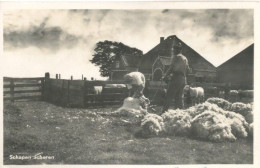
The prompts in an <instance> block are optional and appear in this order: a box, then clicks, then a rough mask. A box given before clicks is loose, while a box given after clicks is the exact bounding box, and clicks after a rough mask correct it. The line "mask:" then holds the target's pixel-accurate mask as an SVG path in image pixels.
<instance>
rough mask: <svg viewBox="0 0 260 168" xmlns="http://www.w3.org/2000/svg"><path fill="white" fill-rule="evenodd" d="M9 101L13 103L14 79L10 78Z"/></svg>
mask: <svg viewBox="0 0 260 168" xmlns="http://www.w3.org/2000/svg"><path fill="white" fill-rule="evenodd" d="M10 91H11V102H12V103H14V80H13V79H11V80H10Z"/></svg>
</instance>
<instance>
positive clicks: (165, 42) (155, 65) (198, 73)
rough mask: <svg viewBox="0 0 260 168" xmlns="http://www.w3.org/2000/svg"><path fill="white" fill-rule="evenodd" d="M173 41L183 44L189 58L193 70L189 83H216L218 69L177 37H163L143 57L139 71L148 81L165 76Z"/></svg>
mask: <svg viewBox="0 0 260 168" xmlns="http://www.w3.org/2000/svg"><path fill="white" fill-rule="evenodd" d="M173 41H176V42H181V43H182V46H183V49H182V53H183V54H184V55H185V56H186V57H187V59H188V61H189V65H190V67H191V68H192V71H193V72H192V74H191V75H189V76H188V81H192V82H215V80H216V67H215V66H214V65H212V64H211V63H210V62H208V61H207V60H206V59H205V58H203V57H202V56H201V55H200V54H199V53H197V52H196V51H195V50H193V49H192V48H191V47H189V46H188V45H187V44H185V43H184V42H183V41H182V40H180V39H179V38H178V37H177V36H175V35H173V36H169V37H167V38H166V39H164V37H161V38H160V43H159V44H158V45H157V46H155V47H154V48H152V49H151V50H150V51H148V52H147V53H146V54H145V55H143V56H142V58H141V63H140V65H141V66H140V68H139V71H140V72H142V73H143V74H144V75H145V77H146V79H148V80H153V81H158V80H160V79H161V77H162V76H163V75H164V74H165V72H166V71H167V69H168V67H169V63H170V57H171V46H172V43H173Z"/></svg>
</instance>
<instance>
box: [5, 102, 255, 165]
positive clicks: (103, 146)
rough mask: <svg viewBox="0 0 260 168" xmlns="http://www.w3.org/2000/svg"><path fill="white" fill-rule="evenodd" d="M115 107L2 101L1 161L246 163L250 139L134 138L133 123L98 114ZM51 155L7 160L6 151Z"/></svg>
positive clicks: (250, 150) (250, 158)
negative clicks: (95, 107) (2, 149)
mask: <svg viewBox="0 0 260 168" xmlns="http://www.w3.org/2000/svg"><path fill="white" fill-rule="evenodd" d="M116 108H117V107H111V108H99V109H78V108H62V107H58V106H55V105H52V104H49V103H46V102H40V101H31V102H15V103H14V104H12V103H9V102H4V164H7V165H8V164H252V163H253V142H252V140H251V139H239V140H237V141H235V142H224V143H212V142H207V141H201V140H197V139H189V138H185V137H174V136H172V137H163V138H158V137H157V138H140V137H136V136H134V131H135V130H137V129H138V127H128V126H127V125H124V124H122V123H121V122H120V120H119V118H117V117H111V116H103V117H102V116H99V115H96V114H95V113H94V112H98V111H100V112H111V111H114V110H115V109H116ZM41 152H42V156H54V159H48V160H35V159H29V160H28V159H27V160H18V159H17V160H12V159H10V158H9V157H10V155H29V156H31V155H35V154H37V153H41Z"/></svg>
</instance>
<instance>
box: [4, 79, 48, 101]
mask: <svg viewBox="0 0 260 168" xmlns="http://www.w3.org/2000/svg"><path fill="white" fill-rule="evenodd" d="M43 88H44V78H9V77H4V100H10V101H12V102H14V101H15V100H21V99H41V98H42V93H43V92H44V89H43Z"/></svg>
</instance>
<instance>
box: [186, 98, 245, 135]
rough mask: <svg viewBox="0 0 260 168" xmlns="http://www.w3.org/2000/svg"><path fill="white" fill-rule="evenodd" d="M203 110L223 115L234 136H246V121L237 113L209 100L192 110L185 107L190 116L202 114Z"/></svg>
mask: <svg viewBox="0 0 260 168" xmlns="http://www.w3.org/2000/svg"><path fill="white" fill-rule="evenodd" d="M205 111H210V112H214V113H216V114H220V115H223V116H224V117H226V120H227V121H228V124H229V125H230V127H231V132H232V134H234V135H235V136H236V137H247V131H246V130H247V128H248V123H247V121H246V120H245V118H244V117H243V116H242V115H240V114H238V113H235V112H231V111H226V110H223V109H222V108H220V107H218V106H217V105H216V104H211V103H209V102H205V103H203V104H199V105H197V106H194V107H193V109H192V110H191V109H187V112H189V113H190V115H191V116H192V117H197V115H199V114H202V113H204V112H205Z"/></svg>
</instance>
